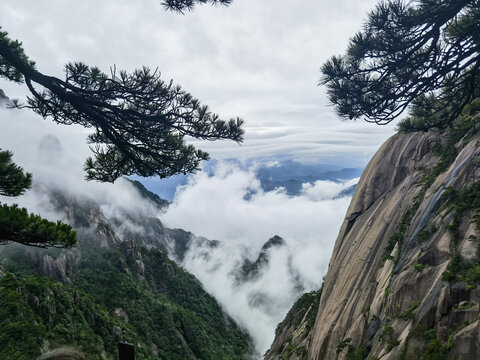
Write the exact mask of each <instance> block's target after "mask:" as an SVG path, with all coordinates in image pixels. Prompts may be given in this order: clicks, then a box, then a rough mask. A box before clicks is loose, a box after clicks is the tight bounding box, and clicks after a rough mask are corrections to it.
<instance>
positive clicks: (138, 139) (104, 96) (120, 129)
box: [0, 32, 243, 182]
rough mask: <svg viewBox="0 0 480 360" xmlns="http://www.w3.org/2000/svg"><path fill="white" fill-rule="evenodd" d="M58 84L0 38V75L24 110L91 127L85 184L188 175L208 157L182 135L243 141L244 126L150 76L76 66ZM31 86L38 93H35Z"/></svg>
mask: <svg viewBox="0 0 480 360" xmlns="http://www.w3.org/2000/svg"><path fill="white" fill-rule="evenodd" d="M65 74H66V76H65V80H60V79H58V78H55V77H52V76H46V75H44V74H42V73H40V72H39V71H37V70H36V69H35V67H34V63H33V62H31V61H29V59H28V58H27V57H26V55H25V54H24V51H23V49H22V47H21V44H20V43H18V42H16V41H11V40H10V39H9V38H8V36H7V33H5V32H0V76H3V77H5V78H7V79H9V80H12V81H16V82H23V81H24V82H25V83H26V85H27V87H28V88H29V90H30V92H31V94H32V96H31V97H29V98H28V101H27V105H23V104H20V103H19V102H15V103H13V106H16V107H28V108H31V109H33V110H34V111H35V112H37V113H38V114H40V115H41V116H43V117H44V118H46V117H50V118H52V119H53V120H54V121H55V122H57V123H60V124H66V125H70V124H80V125H82V126H84V127H87V128H92V129H93V133H92V134H91V135H90V136H89V137H88V141H89V143H90V144H91V149H92V151H93V153H94V157H93V158H88V159H87V161H86V164H85V170H86V171H87V179H96V180H100V181H110V182H113V181H115V180H116V179H117V178H118V177H119V176H122V175H132V174H138V175H140V176H152V175H155V174H157V175H159V176H160V177H168V176H171V175H175V174H178V173H187V172H193V171H195V170H197V169H198V165H199V162H200V161H201V160H206V159H208V154H207V153H206V152H203V151H201V150H197V149H195V148H194V147H193V146H192V145H186V144H185V142H184V137H185V136H190V137H194V138H197V139H202V140H219V139H229V140H234V141H236V142H241V141H242V140H243V129H242V124H243V120H242V119H240V118H236V119H230V120H228V121H224V120H221V119H220V118H219V117H218V115H216V114H214V113H212V112H211V111H210V110H209V109H208V107H207V106H204V105H201V104H200V102H199V101H198V100H197V99H195V98H194V97H192V96H191V95H190V94H189V93H187V92H185V91H184V90H182V89H181V88H180V87H179V86H174V85H173V83H172V82H169V83H165V82H164V81H162V80H161V78H160V73H159V72H158V71H157V70H154V71H152V70H150V69H148V68H145V67H144V68H142V69H138V70H135V71H134V72H133V73H132V74H128V73H126V72H124V71H117V70H116V69H115V68H113V69H111V71H110V74H109V75H107V74H105V73H103V72H101V71H100V70H99V69H98V68H96V67H89V66H87V65H85V64H83V63H72V64H67V65H66V66H65ZM34 84H37V85H40V86H41V87H43V90H42V91H38V90H37V89H36V88H35V86H34Z"/></svg>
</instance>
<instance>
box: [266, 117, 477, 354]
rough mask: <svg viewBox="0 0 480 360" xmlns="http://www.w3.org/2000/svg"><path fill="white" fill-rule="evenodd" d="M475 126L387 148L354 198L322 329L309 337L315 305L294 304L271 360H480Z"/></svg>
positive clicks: (324, 299)
mask: <svg viewBox="0 0 480 360" xmlns="http://www.w3.org/2000/svg"><path fill="white" fill-rule="evenodd" d="M473 120H475V121H473ZM473 120H472V123H473V126H469V130H468V129H467V130H466V131H465V132H464V133H460V135H461V136H459V134H458V132H457V134H453V135H452V134H450V135H442V134H441V133H440V132H438V131H434V130H432V131H429V132H415V133H406V134H405V133H403V134H396V135H394V136H393V137H391V138H390V139H389V140H388V141H387V142H386V143H384V144H383V146H382V147H381V148H380V149H379V151H378V152H377V153H376V155H375V156H374V157H373V158H372V160H371V161H370V163H369V165H368V166H367V168H366V169H365V171H364V173H363V175H362V177H361V179H360V182H359V184H358V187H357V189H356V191H355V195H354V197H353V199H352V202H351V204H350V207H349V209H348V212H347V215H346V218H345V220H344V222H343V225H342V227H341V230H340V233H339V236H338V238H337V241H336V244H335V248H334V251H333V255H332V258H331V261H330V266H329V269H328V273H327V275H326V277H325V281H324V284H323V288H322V292H321V294H322V295H321V296H320V299H319V302H318V305H317V304H316V303H315V302H314V301H311V303H310V306H311V307H317V306H318V314H317V317H316V321H315V326H314V327H312V328H311V329H309V330H308V331H306V330H305V324H306V323H307V320H308V311H307V312H305V307H308V306H307V305H305V304H304V306H303V307H301V309H303V310H302V311H303V312H298V311H297V312H295V306H294V308H293V309H292V311H293V312H294V314H290V313H289V315H288V316H287V319H286V320H285V321H284V323H282V324H280V325H279V329H277V333H276V339H275V341H274V343H273V345H272V347H271V349H270V350H269V351H268V353H267V355H266V359H372V360H373V359H382V360H389V359H420V358H425V359H426V358H429V359H449V358H452V359H453V358H459V359H479V358H480V357H479V355H478V354H479V353H480V338H479V334H480V331H479V330H480V329H479V321H478V319H479V302H480V297H479V295H480V292H479V290H480V286H479V280H480V276H479V274H480V273H479V270H480V265H479V264H480V257H479V255H480V254H479V253H478V252H479V243H480V220H479V219H480V215H479V214H480V210H479V208H480V199H479V197H480V186H479V181H480V135H478V131H477V130H478V126H477V125H478V115H477V116H476V117H474V119H473ZM475 124H477V125H475ZM301 309H300V310H301ZM295 314H296V315H297V316H295ZM298 315H300V316H301V317H302V320H301V321H298ZM289 317H290V319H295V318H297V320H295V321H293V320H292V321H287V320H288V319H289Z"/></svg>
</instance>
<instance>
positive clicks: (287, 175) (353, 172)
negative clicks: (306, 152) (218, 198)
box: [132, 159, 363, 201]
mask: <svg viewBox="0 0 480 360" xmlns="http://www.w3.org/2000/svg"><path fill="white" fill-rule="evenodd" d="M222 161H226V162H228V163H231V164H234V165H235V166H237V167H238V168H240V169H242V170H248V169H254V170H253V171H255V175H256V177H257V178H258V180H260V184H261V187H262V189H263V190H264V191H266V192H268V191H272V190H275V189H278V188H284V189H285V191H286V192H287V194H288V195H290V196H297V195H300V193H301V190H302V184H305V183H310V184H313V183H314V182H316V181H318V180H329V181H340V180H351V179H354V178H357V177H360V175H361V174H362V171H363V168H342V167H341V166H335V165H329V164H314V163H301V162H298V161H294V160H285V159H273V160H272V159H254V160H250V161H249V162H247V163H241V162H240V161H238V160H235V159H229V160H222ZM218 162H219V161H218V160H210V161H209V162H208V163H205V164H204V168H203V171H205V172H207V173H208V174H209V175H212V176H213V175H214V173H215V167H216V165H217V164H218ZM190 176H192V175H177V176H173V177H170V178H167V179H159V178H158V177H151V178H132V179H134V180H137V181H140V182H141V183H142V184H143V185H144V186H145V188H147V189H148V190H150V191H151V192H153V193H155V194H157V195H159V196H160V197H161V198H163V199H166V200H168V201H173V199H174V197H175V193H176V191H177V188H178V187H179V186H183V185H185V184H187V181H188V179H189V177H190ZM352 194H353V192H352ZM342 196H345V195H342Z"/></svg>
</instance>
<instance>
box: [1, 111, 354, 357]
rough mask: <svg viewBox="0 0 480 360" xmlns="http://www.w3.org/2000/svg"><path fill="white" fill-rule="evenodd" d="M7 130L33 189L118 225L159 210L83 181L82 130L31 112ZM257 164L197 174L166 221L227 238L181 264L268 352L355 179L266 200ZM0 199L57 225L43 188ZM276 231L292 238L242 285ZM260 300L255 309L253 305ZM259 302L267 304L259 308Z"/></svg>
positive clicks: (4, 122) (119, 185)
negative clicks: (246, 266) (93, 204)
mask: <svg viewBox="0 0 480 360" xmlns="http://www.w3.org/2000/svg"><path fill="white" fill-rule="evenodd" d="M0 127H1V129H2V132H1V133H0V143H1V144H2V148H4V149H9V150H12V151H13V152H14V161H15V162H16V163H18V164H19V165H21V166H23V167H24V168H25V170H27V171H30V172H32V173H33V181H34V185H35V186H41V185H42V184H48V185H49V186H51V187H57V188H59V189H61V190H64V191H65V192H66V193H68V194H70V195H71V196H74V197H77V198H79V199H82V198H86V199H92V200H95V201H97V202H98V203H99V204H101V205H102V210H103V212H104V214H105V215H106V216H107V218H109V217H120V218H121V217H122V213H121V210H122V209H126V210H128V211H131V212H134V213H137V214H145V213H148V214H151V213H152V210H151V208H149V204H148V203H145V202H144V201H141V200H140V199H139V196H138V194H137V193H136V192H135V191H134V190H133V189H132V187H131V185H129V184H128V183H126V182H125V181H121V180H119V181H117V182H116V183H115V184H104V183H98V182H87V181H85V180H83V177H84V173H83V171H82V164H83V161H84V159H85V157H86V156H87V155H88V154H89V149H88V146H87V145H86V144H85V140H84V139H85V136H86V131H85V129H83V128H81V127H60V126H56V125H55V124H53V123H52V122H49V121H42V120H41V118H39V117H38V116H36V115H35V114H33V113H30V112H28V111H7V110H4V109H3V110H2V109H0ZM52 134H55V136H53V135H52ZM40 145H41V146H40ZM271 165H275V164H274V163H273V162H272V163H271ZM256 166H257V165H256V164H253V165H251V167H249V168H245V166H243V169H241V168H239V167H237V166H236V165H234V164H232V163H231V162H229V163H226V162H219V163H218V164H217V165H216V167H215V168H214V169H213V170H212V172H210V174H213V175H209V174H208V173H206V172H200V173H198V174H196V175H194V176H192V177H190V179H189V182H188V183H187V185H186V186H184V187H183V188H182V189H181V191H179V192H178V193H177V196H176V198H175V201H174V203H173V204H172V206H171V207H170V209H169V210H168V211H167V213H165V214H162V215H160V219H161V220H162V221H163V222H164V223H165V224H166V225H167V226H169V227H171V228H175V227H178V228H182V229H185V230H190V231H192V232H193V233H195V234H196V235H201V236H205V237H207V238H209V239H212V240H213V239H217V240H221V242H222V245H221V246H220V247H218V248H214V249H212V248H210V247H204V246H201V245H198V247H196V248H194V249H192V250H191V251H189V252H188V254H187V256H186V259H185V263H184V265H185V267H186V268H187V270H189V271H191V272H192V273H193V274H195V275H196V276H197V277H198V278H199V279H200V280H201V281H202V282H203V283H204V285H205V288H206V289H207V291H209V292H210V293H212V294H213V295H214V296H215V297H216V298H217V300H218V301H219V302H220V303H221V304H222V306H223V307H224V309H225V310H226V311H227V312H228V313H229V314H230V315H231V316H232V317H233V318H234V319H235V320H236V321H238V322H239V323H240V324H242V326H244V327H245V328H246V329H248V331H249V332H250V333H251V334H252V336H253V337H254V339H255V343H256V346H257V350H258V351H259V353H263V352H264V351H265V350H266V348H267V347H268V346H269V345H270V343H271V341H272V339H273V336H274V330H275V327H276V325H277V323H278V322H279V321H281V320H282V319H283V317H284V316H285V314H286V313H287V311H288V310H289V308H290V307H291V305H292V304H293V302H294V301H295V299H296V298H297V297H298V296H299V295H300V290H299V289H298V288H297V287H296V284H297V283H298V284H299V285H301V286H302V287H303V288H304V289H305V290H311V289H316V288H318V287H319V286H320V284H321V281H322V275H323V274H324V273H325V272H326V268H327V264H328V261H329V258H330V254H331V251H332V247H333V243H334V240H335V238H336V236H337V232H338V229H339V226H340V223H341V222H342V220H343V217H344V214H345V211H346V209H347V206H348V203H349V200H350V199H349V198H341V199H336V200H332V199H331V198H332V197H333V196H335V195H336V194H337V193H338V192H340V191H341V190H342V189H344V188H346V187H348V186H350V185H351V183H352V182H350V181H348V182H344V183H333V182H328V181H318V182H316V183H315V184H313V185H304V187H303V193H302V194H301V195H300V196H296V197H291V196H288V195H287V194H286V193H285V192H283V191H282V190H281V189H280V190H277V191H272V192H267V193H265V192H263V191H262V189H261V187H260V183H259V181H258V180H257V179H256V178H255V169H256ZM37 190H38V191H37ZM247 194H250V199H249V200H246V197H245V195H247ZM0 201H2V202H8V203H13V202H17V203H19V204H20V205H21V206H25V207H27V208H28V209H29V210H30V211H32V212H35V213H39V214H41V215H42V216H44V217H47V218H48V219H50V220H57V219H59V217H60V216H61V215H59V214H58V213H57V211H56V209H54V208H53V207H52V206H51V205H49V201H48V199H47V196H46V195H45V194H44V193H42V191H41V189H40V188H38V189H36V188H35V187H34V189H33V190H31V191H27V193H26V194H25V195H23V196H20V197H18V198H6V197H0ZM124 226H128V224H124ZM276 234H277V235H280V236H282V237H283V238H284V239H285V240H286V246H285V247H284V248H280V249H275V250H274V251H272V257H271V261H270V264H269V266H268V267H267V268H266V269H265V271H263V272H262V273H261V276H260V277H259V279H258V280H257V281H253V282H247V283H245V284H243V285H238V286H236V285H235V279H234V277H233V275H232V272H234V271H235V270H236V269H237V270H238V269H239V267H240V266H241V264H242V263H243V261H244V259H245V258H248V259H250V260H255V258H256V256H257V255H258V252H259V250H260V248H261V246H262V245H263V244H264V243H265V242H266V241H267V240H268V239H269V238H270V237H272V236H273V235H276ZM297 275H298V279H297V278H296V276H297ZM255 299H256V305H255V304H252V301H254V300H255ZM261 299H264V300H265V301H266V304H264V305H262V304H260V303H259V301H260V300H261ZM254 305H255V306H254Z"/></svg>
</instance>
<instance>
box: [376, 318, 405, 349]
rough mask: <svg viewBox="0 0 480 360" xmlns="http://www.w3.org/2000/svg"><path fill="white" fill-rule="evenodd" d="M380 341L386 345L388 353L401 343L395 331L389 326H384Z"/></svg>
mask: <svg viewBox="0 0 480 360" xmlns="http://www.w3.org/2000/svg"><path fill="white" fill-rule="evenodd" d="M379 341H380V342H381V343H383V344H385V345H386V349H387V351H391V350H392V349H393V348H394V347H395V346H397V345H398V344H400V341H398V340H397V338H396V337H395V331H394V330H393V328H392V327H391V326H388V325H387V324H382V332H381V333H380V337H379Z"/></svg>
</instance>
